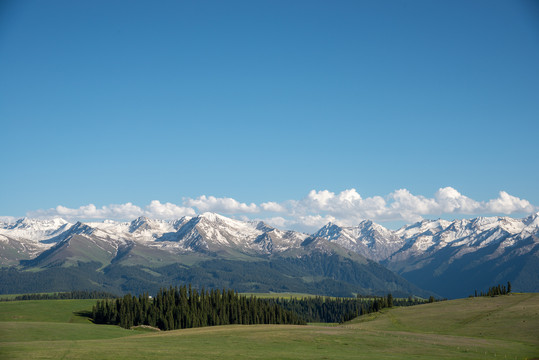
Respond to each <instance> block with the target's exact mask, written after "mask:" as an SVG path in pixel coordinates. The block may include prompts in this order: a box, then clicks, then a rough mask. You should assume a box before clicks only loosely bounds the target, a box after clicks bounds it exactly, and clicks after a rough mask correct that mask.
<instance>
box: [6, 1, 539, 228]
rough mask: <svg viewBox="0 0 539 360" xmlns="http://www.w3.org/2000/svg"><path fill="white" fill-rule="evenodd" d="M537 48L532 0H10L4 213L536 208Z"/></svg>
mask: <svg viewBox="0 0 539 360" xmlns="http://www.w3.org/2000/svg"><path fill="white" fill-rule="evenodd" d="M537 64H539V5H538V3H537V2H535V1H492V0H488V1H418V0H415V1H400V0H399V1H397V0H396V1H331V2H330V1H226V2H225V1H159V2H155V1H86V2H83V1H55V0H51V1H46V2H45V1H3V2H2V3H1V5H0V122H1V135H0V153H1V154H2V155H3V156H2V163H3V164H2V169H3V170H2V175H1V176H0V215H5V216H15V217H19V216H25V215H41V216H45V215H55V214H56V215H57V214H60V215H63V216H72V217H73V218H76V217H82V218H84V217H91V218H98V217H100V216H105V215H107V216H109V215H110V216H112V217H117V218H120V217H122V216H123V217H129V216H131V215H136V214H137V211H136V210H134V211H133V212H127V213H122V212H121V211H120V210H118V212H117V213H114V212H112V213H111V212H110V211H109V212H107V211H108V210H110V209H112V208H118V209H120V208H122V205H125V204H132V205H133V206H134V207H139V209H142V210H141V211H143V212H144V211H146V213H148V214H150V215H152V214H157V213H152V212H151V211H150V209H151V204H152V201H154V203H153V204H154V205H156V204H157V203H156V202H155V201H158V202H159V204H160V205H161V206H164V204H167V203H168V204H169V209H171V208H172V209H176V210H171V211H172V212H170V213H166V212H165V213H163V214H169V215H167V216H169V217H170V216H176V215H181V214H182V213H185V214H189V213H190V212H191V211H194V212H200V211H204V210H208V211H217V212H221V213H224V214H228V215H233V216H236V217H243V216H247V217H261V218H273V219H277V220H275V223H276V224H277V223H279V222H280V224H281V225H283V226H285V227H286V226H288V227H294V226H300V225H298V224H301V223H303V224H307V223H308V221H307V220H305V219H303V220H301V219H302V218H301V217H302V216H311V217H313V216H314V217H315V218H316V217H317V216H319V219H318V220H313V221H314V222H316V223H317V224H318V223H322V222H324V221H326V220H328V219H329V220H333V219H335V220H339V219H340V218H341V217H343V216H345V215H343V214H347V215H346V216H347V218H348V220H347V221H349V222H353V221H355V219H357V221H359V220H360V219H361V218H363V217H367V216H371V217H373V218H374V219H375V220H378V221H381V222H384V221H389V222H390V221H412V220H415V219H416V218H421V217H426V218H430V217H440V216H442V217H450V218H451V217H453V218H454V217H457V216H458V215H460V214H464V215H468V216H476V215H489V214H492V213H499V214H510V215H522V214H524V215H525V214H527V213H530V212H535V211H537V210H538V208H537V206H538V205H539V191H538V184H539V163H538V161H537V155H538V149H539V146H538V145H537V144H538V143H537V139H538V135H539V66H538V65H537ZM351 189H354V192H355V193H357V194H358V195H359V196H360V199H358V198H357V196H356V195H353V194H354V193H352V192H346V191H347V190H351ZM440 189H442V190H443V189H453V190H455V191H456V193H455V192H452V191H449V190H445V191H442V192H440ZM313 190H314V193H311V191H313ZM400 190H405V191H406V192H407V193H408V194H410V196H409V197H408V198H402V196H401V197H399V196H400V195H402V194H405V192H398V191H400ZM324 191H326V192H324ZM502 191H503V192H505V194H507V196H510V197H505V198H504V195H503V194H501V193H500V192H502ZM331 193H332V194H333V197H332V196H331V195H328V194H331ZM442 193H443V194H446V195H447V194H453V195H451V196H452V199H453V200H454V201H453V200H451V201H453V203H452V204H453V205H452V206H449V205H447V204H446V203H444V204H445V205H444V204H442V202H443V201H442V200H440V199H441V197H443V196H442V195H441V194H442ZM317 194H325V195H324V196H325V197H324V196H322V195H320V196H322V197H323V198H324V199H326V200H327V199H330V201H335V203H334V204H333V205H331V206H333V207H339V206H341V205H342V206H344V208H343V209H341V210H335V209H334V208H332V209H333V210H331V209H329V208H327V207H326V208H324V206H329V205H328V203H327V201H326V202H324V201H325V200H321V198H320V196H318V195H317ZM350 194H352V195H353V196H352V198H351V199H352V200H346V199H348V198H347V196H348V195H350ZM399 194H400V195H399ZM326 195H327V196H326ZM317 196H318V200H316V201H318V202H317V203H316V204H317V205H313V203H312V201H313V199H314V198H316V197H317ZM328 196H329V197H328ZM339 196H340V199H341V200H342V201H336V199H339ZM211 197H214V198H211ZM378 198H382V199H383V200H384V201H385V204H382V205H380V206H381V207H380V206H379V207H378V208H377V207H376V206H374V205H373V206H374V208H376V209H381V210H380V211H379V212H368V211H367V210H365V209H366V208H368V209H371V207H369V206H370V205H369V206H367V205H366V204H365V202H364V201H367V200H368V199H374V200H372V201H373V202H375V203H376V201H375V200H379V199H378ZM211 199H215V200H211ZM331 199H333V200H331ZM354 199H355V200H354ZM410 199H411V200H410ZM418 199H419V200H421V201H423V200H424V201H423V202H421V201H419V203H417V202H414V201H416V200H418ZM455 199H456V200H455ZM466 199H467V200H466ZM360 200H361V201H363V203H362V205H361V206H363V207H362V208H361V209H362V211H352V210H350V209H348V210H346V204H348V203H351V204H352V205H350V206H352V208H354V209H355V207H354V206H356V205H357V206H359V205H358V201H359V202H361V201H360ZM409 200H410V201H411V202H410V201H409ZM446 200H447V198H446ZM468 200H469V201H468ZM197 201H198V202H197ZM343 201H344V202H343ZM346 201H348V202H346ZM354 201H356V203H354ZM369 201H370V200H369ZM407 201H408V202H407ZM433 201H434V203H435V204H434V205H433V203H432V202H433ZM455 201H456V203H455ZM466 201H468V203H467V204H468V205H469V206H468V205H466V206H465V205H463V204H465V203H466ZM470 201H474V203H473V204H474V205H473V206H472V205H470V204H471V203H470ZM496 201H498V202H497V203H496ZM489 202H490V203H489ZM270 203H271V204H275V205H279V206H281V208H278V207H275V206H274V207H271V206H268V205H266V208H268V209H272V211H268V210H265V209H264V208H263V206H262V205H263V204H270ZM429 203H430V204H431V205H432V206H430V207H428V206H427V208H425V209H423V210H422V209H421V208H420V207H421V206H423V205H424V204H429ZM90 204H92V205H93V206H94V207H95V209H97V210H96V211H97V212H94V213H92V212H91V211H90V212H85V211H84V209H88V206H90ZM212 204H213V205H214V206H213V207H212V206H211V205H212ZM218 204H221V205H218ZM226 204H228V205H226ZM298 204H300V205H298ZM343 204H344V205H343ZM403 204H404V205H406V209H407V211H411V212H412V213H413V214H412V215H409V216H408V215H406V214H404V213H405V212H403V211H400V210H399V209H401V208H402V206H404V205H403ZM422 204H423V205H422ZM455 204H456V205H455ZM488 204H491V205H488ZM492 204H504V206H502V205H500V206H494V205H492ZM243 205H245V206H247V207H242V206H243ZM252 205H254V206H255V207H253V206H252ZM311 205H312V206H313V208H312V209H307V207H308V206H311ZM59 206H60V208H58V207H59ZM174 206H176V208H174ZM227 206H228V207H227ZM249 206H251V208H249ZM414 206H416V207H418V208H417V209H416V211H415V212H414V211H412V210H413V207H414ZM81 207H82V208H81ZM103 207H105V208H103ZM124 208H125V207H123V208H122V209H124ZM285 208H286V209H285ZM300 208H301V209H303V210H301V211H300V210H299V209H300ZM59 209H60V210H59ZM62 209H67V210H62ZM77 209H78V210H77ZM107 209H108V210H107ZM178 209H180V210H178ZM182 209H183V210H182ZM190 209H191V210H190ZM249 209H250V210H249ZM384 209H386V210H387V211H385V210H384ZM396 209H397V210H396ZM99 210H103V211H102V212H99ZM356 210H357V209H356ZM389 210H392V211H389ZM62 211H64V212H63V213H62ZM384 211H385V212H384ZM139 212H140V211H139ZM389 213H391V214H389ZM92 214H93V215H92ZM103 214H105V215H103ZM122 214H123V215H122ZM162 216H163V217H166V216H165V215H162ZM346 216H345V217H346ZM278 218H281V219H283V220H279V219H278ZM305 226H309V225H308V224H307V225H305ZM312 226H314V225H312Z"/></svg>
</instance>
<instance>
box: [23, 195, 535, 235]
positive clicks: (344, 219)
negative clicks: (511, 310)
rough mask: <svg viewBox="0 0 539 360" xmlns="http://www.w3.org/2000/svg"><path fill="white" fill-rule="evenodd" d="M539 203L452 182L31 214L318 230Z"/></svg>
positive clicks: (526, 208)
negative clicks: (384, 190)
mask: <svg viewBox="0 0 539 360" xmlns="http://www.w3.org/2000/svg"><path fill="white" fill-rule="evenodd" d="M538 210H539V208H538V207H536V206H533V205H532V204H531V203H530V202H529V201H528V200H525V199H520V198H518V197H515V196H512V195H510V194H508V193H507V192H505V191H500V192H499V194H498V197H497V198H495V199H490V200H488V201H477V200H474V199H471V198H469V197H467V196H465V195H463V194H461V193H460V192H458V191H457V190H456V189H454V188H452V187H444V188H440V189H439V190H438V191H437V192H436V193H435V194H434V196H433V197H425V196H423V195H414V194H412V193H411V192H410V191H409V190H407V189H399V190H395V191H394V192H392V193H390V194H388V195H386V196H372V197H366V198H363V197H362V196H361V195H360V194H359V193H358V192H357V191H356V189H347V190H344V191H342V192H340V193H334V192H331V191H329V190H319V191H317V190H311V191H310V192H309V193H308V194H307V195H306V196H305V197H304V198H302V199H299V200H294V199H292V200H287V201H283V202H273V201H269V202H264V203H261V204H255V203H250V204H247V203H242V202H239V201H237V200H235V199H233V198H226V197H223V198H218V197H214V196H206V195H202V196H199V197H198V198H195V199H193V198H183V199H182V201H181V204H180V205H176V204H173V203H169V202H167V203H161V202H160V201H158V200H153V201H151V202H150V204H148V205H146V206H145V207H139V206H137V205H134V204H132V203H125V204H111V205H107V206H102V207H96V206H95V205H93V204H89V205H84V206H81V207H79V208H76V209H73V208H67V207H65V206H62V205H59V206H57V207H55V208H52V209H45V210H36V211H30V212H28V213H27V216H28V217H37V218H50V217H56V216H60V217H63V218H65V219H67V220H73V221H74V220H88V219H111V220H131V219H134V218H136V217H139V216H146V217H150V218H157V219H177V218H181V217H183V216H194V215H196V214H198V213H202V212H207V211H209V212H216V213H220V214H223V215H227V216H232V217H237V218H240V219H246V218H247V219H260V220H264V221H266V222H268V223H269V224H272V225H274V226H277V227H280V228H290V229H299V230H304V231H306V230H314V229H317V228H319V227H320V226H323V225H324V224H326V223H328V222H330V221H332V222H338V223H341V224H343V225H356V224H358V223H359V222H360V221H361V220H364V219H370V220H373V221H376V222H380V223H387V222H408V223H410V222H416V221H420V220H422V219H423V218H424V217H441V216H444V215H445V216H447V215H451V214H459V215H469V216H480V215H494V214H504V215H509V214H514V213H520V214H522V213H531V212H535V211H538Z"/></svg>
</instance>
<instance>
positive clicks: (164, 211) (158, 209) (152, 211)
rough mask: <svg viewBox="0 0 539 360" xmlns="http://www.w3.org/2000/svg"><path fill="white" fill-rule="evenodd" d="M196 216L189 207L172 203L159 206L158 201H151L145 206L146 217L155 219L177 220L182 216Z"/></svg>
mask: <svg viewBox="0 0 539 360" xmlns="http://www.w3.org/2000/svg"><path fill="white" fill-rule="evenodd" d="M194 215H196V213H195V210H193V209H192V208H190V207H184V206H178V205H175V204H172V203H169V202H167V203H165V204H161V202H160V201H159V200H152V202H150V205H148V206H146V216H147V217H149V218H157V219H177V218H181V217H184V216H194Z"/></svg>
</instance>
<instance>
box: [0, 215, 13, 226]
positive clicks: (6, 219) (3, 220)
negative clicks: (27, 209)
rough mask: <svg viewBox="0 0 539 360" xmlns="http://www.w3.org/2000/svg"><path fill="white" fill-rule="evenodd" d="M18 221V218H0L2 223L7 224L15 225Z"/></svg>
mask: <svg viewBox="0 0 539 360" xmlns="http://www.w3.org/2000/svg"><path fill="white" fill-rule="evenodd" d="M16 221H17V218H16V217H15V216H0V222H3V223H6V224H13V223H14V222H16Z"/></svg>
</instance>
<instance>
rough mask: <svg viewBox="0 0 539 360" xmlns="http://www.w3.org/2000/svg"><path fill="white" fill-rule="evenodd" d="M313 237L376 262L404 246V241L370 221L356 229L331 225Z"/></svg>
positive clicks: (362, 223) (363, 222) (355, 227)
mask: <svg viewBox="0 0 539 360" xmlns="http://www.w3.org/2000/svg"><path fill="white" fill-rule="evenodd" d="M313 236H315V237H321V238H324V239H327V240H329V241H331V242H333V243H336V244H338V245H340V246H342V247H343V248H345V249H349V250H352V251H355V252H356V253H358V254H361V255H363V256H365V257H366V258H369V259H372V260H375V261H381V260H384V259H387V258H388V257H389V256H391V255H392V254H393V253H395V252H396V251H397V250H399V249H400V248H401V247H402V246H403V244H404V240H403V239H402V238H401V237H399V236H397V235H396V234H395V233H394V232H392V231H390V230H388V229H386V228H385V227H383V226H381V225H378V224H376V223H374V222H372V221H370V220H365V221H362V222H361V223H359V225H358V226H354V227H342V226H338V225H336V224H333V223H329V224H327V225H326V226H324V227H323V228H321V229H320V230H318V231H317V232H316V233H315V234H314V235H313Z"/></svg>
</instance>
